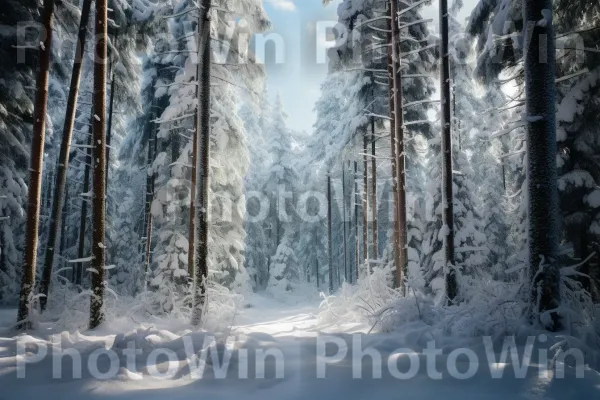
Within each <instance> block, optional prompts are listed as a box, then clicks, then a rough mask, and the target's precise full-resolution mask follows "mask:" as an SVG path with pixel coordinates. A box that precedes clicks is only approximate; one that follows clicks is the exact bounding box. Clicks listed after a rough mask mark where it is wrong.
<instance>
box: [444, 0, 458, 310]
mask: <svg viewBox="0 0 600 400" xmlns="http://www.w3.org/2000/svg"><path fill="white" fill-rule="evenodd" d="M440 32H441V36H442V40H441V48H440V52H441V57H442V65H441V68H440V71H441V74H440V84H441V88H440V89H441V92H440V93H441V103H442V104H441V105H442V204H443V206H442V219H443V222H444V227H443V232H442V233H443V237H444V265H445V271H446V297H447V298H448V303H449V304H452V303H453V302H454V299H455V298H456V295H457V294H458V288H457V286H456V271H455V270H454V268H455V266H454V203H453V202H454V195H453V192H452V126H451V124H452V114H451V104H450V102H451V97H450V50H449V46H448V0H440Z"/></svg>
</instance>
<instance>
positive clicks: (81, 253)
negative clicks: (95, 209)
mask: <svg viewBox="0 0 600 400" xmlns="http://www.w3.org/2000/svg"><path fill="white" fill-rule="evenodd" d="M93 120H94V109H93V107H92V111H91V115H90V123H91V122H92V121H93ZM87 145H88V146H91V145H92V136H91V135H90V136H89V137H88V141H87ZM84 164H85V168H84V173H83V193H89V191H90V165H92V149H91V148H90V147H88V148H87V156H86V158H85V159H84ZM87 213H88V199H87V198H86V197H82V198H81V214H80V216H79V248H78V250H77V258H78V259H82V258H84V257H85V236H86V235H85V233H86V232H85V230H86V225H87ZM83 268H84V265H83V263H76V264H73V281H74V282H75V284H76V285H81V282H82V278H83Z"/></svg>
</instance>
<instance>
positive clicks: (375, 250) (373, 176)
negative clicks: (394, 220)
mask: <svg viewBox="0 0 600 400" xmlns="http://www.w3.org/2000/svg"><path fill="white" fill-rule="evenodd" d="M375 144H376V141H375V118H374V117H373V118H371V157H372V158H371V218H372V219H373V221H372V222H371V230H372V232H371V234H372V236H373V250H372V251H371V254H372V257H373V259H374V260H378V259H379V245H378V237H377V236H378V235H377V151H376V149H375Z"/></svg>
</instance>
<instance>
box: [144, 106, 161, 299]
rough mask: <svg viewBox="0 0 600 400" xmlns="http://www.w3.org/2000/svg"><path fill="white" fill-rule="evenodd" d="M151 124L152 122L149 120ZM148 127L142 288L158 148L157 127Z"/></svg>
mask: <svg viewBox="0 0 600 400" xmlns="http://www.w3.org/2000/svg"><path fill="white" fill-rule="evenodd" d="M152 109H153V111H152V114H151V115H152V120H154V118H155V117H156V114H154V113H155V111H154V106H153V108H152ZM151 124H154V122H152V121H151ZM149 129H150V130H151V133H150V135H151V136H150V138H149V139H148V151H147V153H146V154H147V156H146V165H147V172H146V209H145V212H146V225H145V229H144V233H145V235H146V245H145V246H144V289H145V288H146V285H147V283H148V272H149V271H150V264H151V263H152V229H153V225H152V224H153V222H152V202H153V201H154V185H155V179H156V174H155V173H154V172H153V173H152V174H150V170H151V168H152V165H153V164H154V160H155V159H156V153H157V150H158V137H157V131H158V127H157V126H153V125H149Z"/></svg>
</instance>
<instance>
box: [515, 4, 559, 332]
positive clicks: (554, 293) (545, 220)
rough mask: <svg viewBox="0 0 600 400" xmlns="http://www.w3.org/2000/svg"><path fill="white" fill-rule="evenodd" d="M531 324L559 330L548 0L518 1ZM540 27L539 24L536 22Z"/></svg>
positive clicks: (553, 87) (551, 36)
mask: <svg viewBox="0 0 600 400" xmlns="http://www.w3.org/2000/svg"><path fill="white" fill-rule="evenodd" d="M523 21H524V23H525V26H526V27H525V34H524V37H525V46H524V49H525V52H526V54H525V98H526V100H525V102H526V115H525V120H526V121H527V186H528V191H529V195H528V210H527V211H528V216H529V237H528V241H529V277H530V288H531V295H530V307H531V317H532V319H533V320H534V321H535V322H537V323H540V324H541V325H543V326H545V327H546V329H549V330H552V331H554V330H557V329H560V325H561V323H560V317H559V315H558V312H557V309H558V307H559V306H560V271H559V267H558V260H557V257H558V243H559V236H558V235H559V222H558V221H559V200H558V188H557V184H556V182H557V171H556V161H555V160H556V153H557V147H556V114H555V108H556V105H555V100H556V85H555V78H556V72H555V63H556V60H555V57H556V55H555V42H554V29H553V26H552V1H551V0H523ZM542 21H543V22H544V23H541V22H542Z"/></svg>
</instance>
